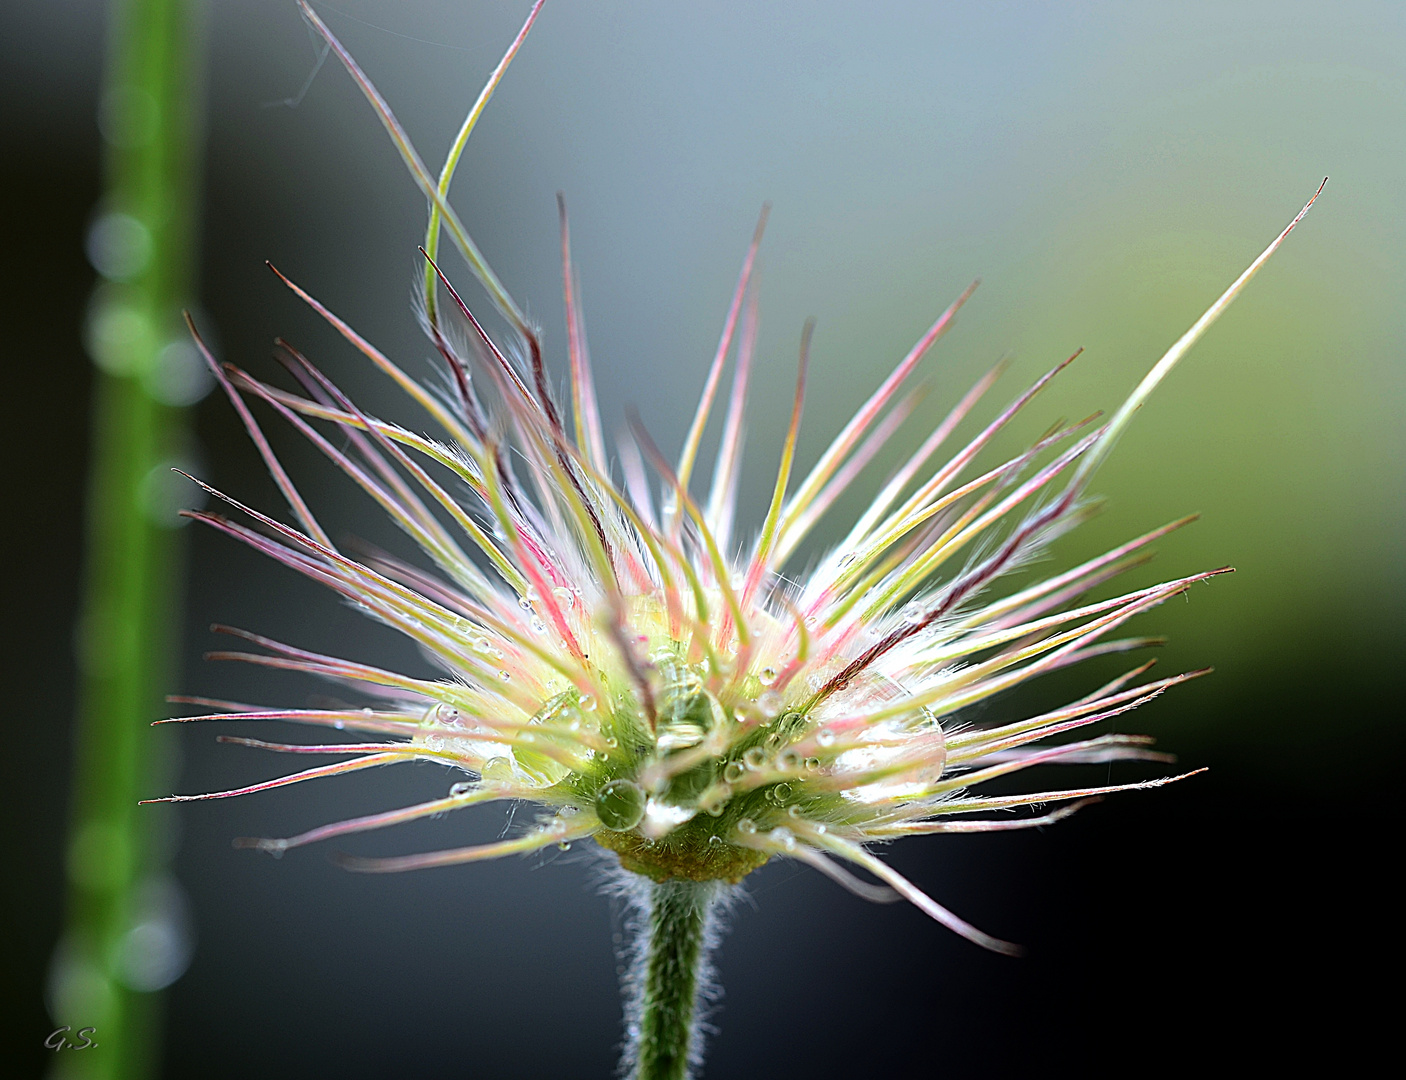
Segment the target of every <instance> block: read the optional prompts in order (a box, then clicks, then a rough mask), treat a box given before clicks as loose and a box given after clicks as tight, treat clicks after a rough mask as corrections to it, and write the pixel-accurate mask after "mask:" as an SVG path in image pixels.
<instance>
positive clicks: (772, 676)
mask: <svg viewBox="0 0 1406 1080" xmlns="http://www.w3.org/2000/svg"><path fill="white" fill-rule="evenodd" d="M757 678H758V679H760V680H761V683H762V685H763V686H770V685H771V684H772V683H774V682H775V681H776V669H775V668H769V667H764V668H762V670H761V671H760V672H758V673H757Z"/></svg>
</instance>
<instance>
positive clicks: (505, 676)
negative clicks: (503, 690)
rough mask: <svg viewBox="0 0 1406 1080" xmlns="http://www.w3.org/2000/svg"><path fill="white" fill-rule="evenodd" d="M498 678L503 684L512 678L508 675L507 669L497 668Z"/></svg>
mask: <svg viewBox="0 0 1406 1080" xmlns="http://www.w3.org/2000/svg"><path fill="white" fill-rule="evenodd" d="M498 678H500V679H502V680H503V681H504V682H507V681H508V680H509V679H511V678H512V676H511V675H509V674H508V669H507V668H499V669H498Z"/></svg>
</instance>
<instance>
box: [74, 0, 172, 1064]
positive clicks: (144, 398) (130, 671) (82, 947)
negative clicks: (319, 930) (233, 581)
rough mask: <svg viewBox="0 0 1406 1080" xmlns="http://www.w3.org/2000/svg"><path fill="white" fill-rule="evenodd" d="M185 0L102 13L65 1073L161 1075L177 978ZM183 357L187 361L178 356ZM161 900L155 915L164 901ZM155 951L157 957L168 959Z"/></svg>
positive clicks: (122, 3) (129, 2)
mask: <svg viewBox="0 0 1406 1080" xmlns="http://www.w3.org/2000/svg"><path fill="white" fill-rule="evenodd" d="M192 7H193V5H192V4H191V3H189V2H188V0H114V2H113V3H112V5H111V8H110V19H111V23H110V39H109V44H110V52H109V57H108V67H107V71H106V77H105V80H104V84H103V93H102V100H101V104H100V111H99V118H100V124H99V126H100V128H101V130H102V133H103V137H104V145H105V168H106V191H105V194H104V198H103V202H102V205H101V206H100V207H99V208H98V213H97V215H96V217H95V221H94V225H93V228H92V232H91V233H90V235H89V245H88V247H89V255H90V257H91V258H92V261H93V263H94V265H95V267H96V268H97V269H98V271H99V274H100V275H101V277H100V284H99V286H98V290H97V292H96V294H95V296H94V299H93V305H92V309H91V311H90V315H89V322H88V328H87V338H88V349H89V353H90V355H91V356H92V358H93V360H94V363H95V364H96V365H97V367H98V369H99V370H98V374H97V376H96V379H95V383H94V401H93V430H92V442H91V444H90V448H89V455H90V458H89V459H90V462H91V468H90V474H89V487H88V492H87V546H86V566H85V582H84V589H85V591H84V597H83V603H82V611H81V615H80V619H81V621H80V624H79V634H78V670H79V686H78V716H77V722H76V725H75V735H74V754H75V763H74V777H73V799H72V833H71V837H70V842H69V848H68V852H67V868H68V913H67V928H66V933H65V936H64V939H63V941H62V942H61V944H60V947H59V952H58V954H57V955H56V957H55V962H54V968H53V973H52V977H51V985H50V1001H51V1007H52V1009H53V1011H54V1013H55V1015H54V1021H55V1023H57V1024H72V1025H73V1027H74V1028H75V1029H77V1028H78V1027H80V1026H83V1027H87V1026H91V1027H94V1028H96V1032H95V1034H94V1035H93V1038H94V1039H95V1040H96V1042H97V1044H98V1045H97V1047H96V1048H93V1049H85V1050H82V1051H77V1050H64V1051H61V1052H60V1054H59V1056H58V1057H57V1058H56V1059H55V1060H56V1065H57V1066H58V1068H59V1071H61V1072H62V1073H63V1074H64V1075H83V1076H93V1077H120V1078H124V1080H125V1078H136V1077H142V1076H147V1075H150V1074H152V1073H153V1072H154V1071H155V1069H156V1066H157V1063H158V1059H157V1052H156V1036H157V1027H158V1010H157V1008H156V1003H155V1000H154V999H155V994H154V993H153V991H154V990H155V989H158V988H159V987H160V986H162V985H164V984H165V983H166V982H169V981H170V980H171V978H173V977H174V975H173V974H172V973H173V972H174V973H175V974H179V969H180V968H181V967H183V964H184V961H183V958H182V957H181V955H180V954H181V952H182V948H181V946H180V944H179V939H180V937H181V927H180V926H179V925H178V924H179V922H180V921H181V920H180V912H179V911H173V910H172V906H173V903H174V905H175V906H176V907H179V903H178V901H172V900H171V897H170V892H169V890H166V891H165V892H163V890H162V888H161V882H162V874H163V869H164V868H163V866H162V863H163V862H164V859H165V854H164V852H163V851H162V847H163V845H162V844H160V843H159V841H158V839H157V834H156V831H155V827H156V826H158V825H159V824H161V823H162V820H163V819H158V818H157V817H156V816H155V815H153V814H152V813H151V811H149V810H147V811H143V810H139V808H138V807H137V800H138V799H140V798H143V797H146V796H149V795H151V794H152V793H154V792H156V791H157V790H158V786H157V785H161V784H163V783H165V782H166V780H165V777H164V776H163V774H164V772H165V771H166V770H164V769H163V768H161V766H160V764H159V762H158V761H157V760H156V758H155V756H154V750H155V746H154V743H153V740H152V739H151V737H150V728H149V725H150V723H151V721H152V720H153V719H155V718H156V717H157V716H158V715H159V714H160V710H161V708H162V697H163V694H164V692H165V691H166V690H167V689H168V684H169V680H170V677H171V675H172V668H173V665H172V662H171V653H172V648H171V646H172V640H173V634H172V627H173V623H174V614H175V600H176V596H177V592H178V575H179V563H180V559H179V555H180V552H179V548H178V546H177V544H176V537H175V534H174V533H173V531H172V528H171V524H172V521H171V518H170V515H169V513H167V512H165V508H164V507H163V505H162V503H163V502H164V501H165V500H163V499H162V498H161V496H162V493H163V491H165V490H168V486H167V480H166V477H167V476H168V475H169V473H168V472H167V467H168V466H169V465H170V464H171V463H172V462H173V460H177V459H178V458H179V456H180V455H181V452H182V449H183V439H184V437H185V421H184V418H183V415H182V414H183V412H184V410H183V409H182V408H181V407H180V406H181V405H183V404H188V403H190V401H192V400H193V399H194V398H195V397H197V396H198V382H197V381H193V379H196V380H198V373H197V374H194V375H193V373H192V369H191V368H190V364H189V356H188V351H189V350H188V346H184V345H183V342H184V340H185V336H184V332H183V329H182V327H181V320H180V313H181V309H182V308H183V307H186V306H188V305H189V303H190V299H191V296H192V293H193V240H194V222H195V206H196V190H195V176H196V170H195V165H196V153H195V149H196V145H197V141H198V140H197V104H196V103H197V102H198V100H199V93H198V82H197V79H196V76H197V74H198V69H199V65H198V62H197V53H198V39H197V35H196V33H195V31H196V26H195V21H194V18H193V15H194V13H193V11H192ZM183 350H184V351H183ZM163 897H164V901H163ZM163 950H165V951H164V952H163Z"/></svg>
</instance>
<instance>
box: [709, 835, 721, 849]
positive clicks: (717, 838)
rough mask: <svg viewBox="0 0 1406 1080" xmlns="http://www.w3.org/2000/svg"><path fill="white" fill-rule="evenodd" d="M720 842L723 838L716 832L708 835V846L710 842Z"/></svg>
mask: <svg viewBox="0 0 1406 1080" xmlns="http://www.w3.org/2000/svg"><path fill="white" fill-rule="evenodd" d="M722 842H723V838H722V837H721V836H718V835H717V834H714V835H712V836H710V837H708V843H709V845H710V846H711V845H712V844H721V843H722Z"/></svg>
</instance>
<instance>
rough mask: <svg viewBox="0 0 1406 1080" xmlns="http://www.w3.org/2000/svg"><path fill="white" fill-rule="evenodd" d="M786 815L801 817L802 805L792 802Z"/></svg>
mask: <svg viewBox="0 0 1406 1080" xmlns="http://www.w3.org/2000/svg"><path fill="white" fill-rule="evenodd" d="M786 816H787V817H791V818H799V817H800V816H801V808H800V805H799V804H797V803H792V804H791V805H790V806H788V807H787V808H786Z"/></svg>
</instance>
